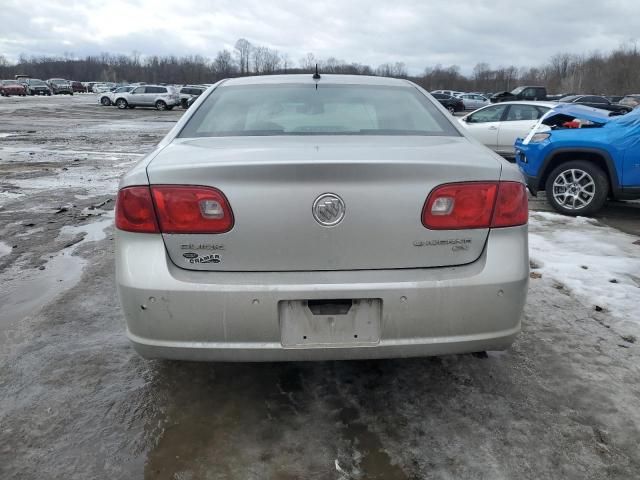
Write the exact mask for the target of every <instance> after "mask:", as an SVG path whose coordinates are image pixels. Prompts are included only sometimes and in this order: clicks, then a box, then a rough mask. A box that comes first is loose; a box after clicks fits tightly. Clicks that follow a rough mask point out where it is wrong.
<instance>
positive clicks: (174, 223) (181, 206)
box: [151, 185, 233, 233]
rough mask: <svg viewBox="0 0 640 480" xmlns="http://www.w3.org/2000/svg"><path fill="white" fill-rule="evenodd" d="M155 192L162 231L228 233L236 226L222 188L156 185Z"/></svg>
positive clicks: (153, 189) (153, 192)
mask: <svg viewBox="0 0 640 480" xmlns="http://www.w3.org/2000/svg"><path fill="white" fill-rule="evenodd" d="M151 193H152V195H153V201H154V202H155V206H156V211H157V213H158V223H159V225H160V231H162V233H224V232H228V231H229V230H231V229H232V228H233V212H232V211H231V207H230V206H229V202H228V201H227V199H226V197H225V196H224V194H223V193H222V192H221V191H220V190H217V189H215V188H211V187H197V186H190V185H153V186H152V187H151Z"/></svg>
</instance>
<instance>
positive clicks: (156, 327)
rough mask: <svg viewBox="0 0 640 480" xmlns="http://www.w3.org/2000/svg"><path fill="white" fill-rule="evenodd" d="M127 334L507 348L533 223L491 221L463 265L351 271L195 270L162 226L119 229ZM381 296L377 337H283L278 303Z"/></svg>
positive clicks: (273, 357)
mask: <svg viewBox="0 0 640 480" xmlns="http://www.w3.org/2000/svg"><path fill="white" fill-rule="evenodd" d="M116 278H117V284H118V292H119V295H120V300H121V303H122V306H123V310H124V313H125V318H126V322H127V335H128V337H129V339H130V340H131V341H132V342H133V345H134V347H135V349H136V350H137V351H138V352H139V353H140V354H141V355H143V356H144V357H147V358H170V359H180V360H204V361H281V360H329V359H365V358H388V357H409V356H428V355H442V354H451V353H464V352H474V351H481V350H503V349H506V348H508V347H509V345H510V344H511V343H512V342H513V340H514V338H515V336H516V335H517V334H518V332H519V331H520V317H521V314H522V309H523V307H524V302H525V300H526V292H527V285H528V280H529V260H528V247H527V227H526V226H524V227H514V228H505V229H498V230H493V231H491V233H490V236H489V239H488V241H487V246H486V248H485V251H484V252H483V254H482V255H481V257H480V258H479V259H478V260H477V261H476V262H474V263H472V264H469V265H465V266H460V267H446V268H430V269H401V270H374V271H372V270H369V271H343V272H262V273H250V272H220V273H217V272H196V271H187V270H183V269H180V268H178V267H176V266H175V265H173V264H172V263H171V261H170V260H169V258H168V257H167V254H166V251H165V248H164V244H163V242H162V238H161V237H160V236H159V235H150V234H132V233H127V232H121V231H118V232H117V249H116ZM329 298H330V299H338V298H347V299H351V298H379V299H381V300H382V318H381V323H380V341H379V342H377V343H376V344H375V345H367V346H356V345H353V346H352V345H346V346H345V345H342V346H331V347H326V346H323V347H283V345H282V343H281V333H280V319H279V313H278V303H279V302H281V301H286V300H306V299H329Z"/></svg>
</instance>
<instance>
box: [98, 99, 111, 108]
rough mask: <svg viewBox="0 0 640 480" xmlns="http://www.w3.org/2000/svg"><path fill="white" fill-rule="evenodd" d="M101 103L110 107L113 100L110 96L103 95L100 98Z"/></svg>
mask: <svg viewBox="0 0 640 480" xmlns="http://www.w3.org/2000/svg"><path fill="white" fill-rule="evenodd" d="M100 103H101V104H102V105H104V106H105V107H108V106H109V105H111V100H109V97H102V98H101V99H100Z"/></svg>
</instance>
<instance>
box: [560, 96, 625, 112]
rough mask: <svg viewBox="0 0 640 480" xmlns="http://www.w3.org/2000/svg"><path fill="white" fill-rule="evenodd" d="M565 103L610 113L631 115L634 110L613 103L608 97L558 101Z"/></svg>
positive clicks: (581, 97)
mask: <svg viewBox="0 0 640 480" xmlns="http://www.w3.org/2000/svg"><path fill="white" fill-rule="evenodd" d="M558 101H559V102H563V103H576V104H578V105H586V106H587V107H592V108H600V109H601V110H608V111H610V112H614V113H618V114H625V113H629V112H630V111H631V110H633V109H632V108H630V107H628V106H626V105H620V104H617V103H611V102H610V101H609V100H608V99H607V98H606V97H602V96H600V95H570V96H568V97H564V98H561V99H560V100H558Z"/></svg>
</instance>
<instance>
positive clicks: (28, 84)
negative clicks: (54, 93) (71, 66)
mask: <svg viewBox="0 0 640 480" xmlns="http://www.w3.org/2000/svg"><path fill="white" fill-rule="evenodd" d="M18 82H19V83H21V84H22V85H24V88H25V89H26V91H27V95H51V89H50V88H49V86H48V85H47V84H46V83H45V82H43V81H42V80H40V79H39V78H24V77H20V78H18Z"/></svg>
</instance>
